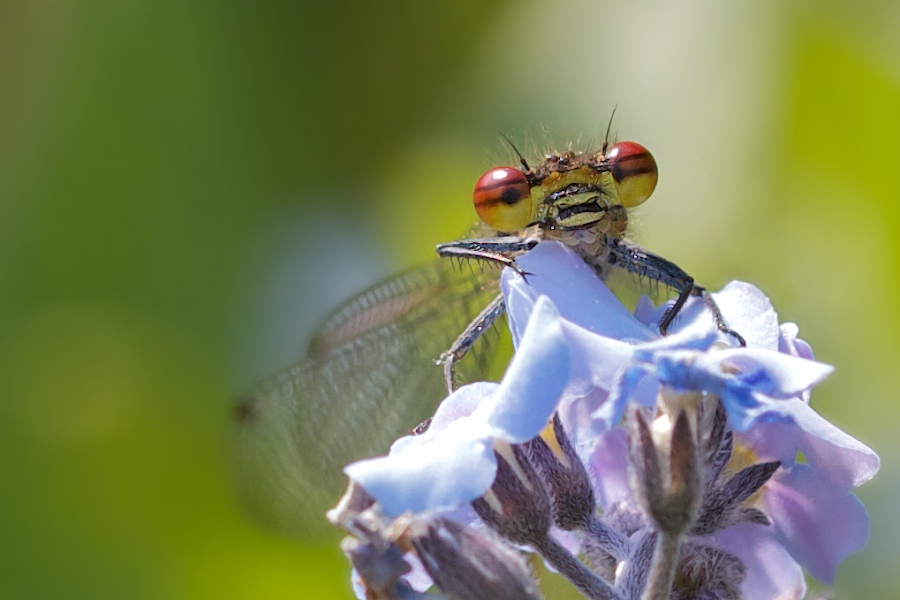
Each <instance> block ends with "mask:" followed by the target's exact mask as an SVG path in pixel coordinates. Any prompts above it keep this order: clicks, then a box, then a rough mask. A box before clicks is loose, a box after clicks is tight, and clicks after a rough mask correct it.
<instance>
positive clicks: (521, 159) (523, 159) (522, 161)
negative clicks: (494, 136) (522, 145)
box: [500, 132, 531, 173]
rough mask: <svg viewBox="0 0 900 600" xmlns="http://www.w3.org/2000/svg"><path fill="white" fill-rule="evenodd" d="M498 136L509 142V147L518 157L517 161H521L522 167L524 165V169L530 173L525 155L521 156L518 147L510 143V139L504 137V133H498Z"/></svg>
mask: <svg viewBox="0 0 900 600" xmlns="http://www.w3.org/2000/svg"><path fill="white" fill-rule="evenodd" d="M500 137H502V138H503V139H504V140H505V141H506V143H507V144H509V147H510V148H512V149H513V152H515V153H516V156H518V157H519V162H520V163H522V166H523V167H525V171H526V172H528V173H530V172H531V167H529V166H528V162H527V161H526V160H525V157H524V156H522V153H521V152H519V149H518V148H516V145H515V144H513V143H512V140H511V139H509V138H508V137H506V135H504V134H503V133H502V132H501V133H500Z"/></svg>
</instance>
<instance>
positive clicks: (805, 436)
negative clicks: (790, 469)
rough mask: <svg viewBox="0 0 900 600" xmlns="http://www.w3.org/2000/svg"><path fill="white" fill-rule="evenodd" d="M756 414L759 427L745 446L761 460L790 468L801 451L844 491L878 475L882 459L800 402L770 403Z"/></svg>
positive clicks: (750, 435)
mask: <svg viewBox="0 0 900 600" xmlns="http://www.w3.org/2000/svg"><path fill="white" fill-rule="evenodd" d="M755 411H756V414H755V417H756V418H757V419H758V421H759V422H758V425H757V426H755V427H754V428H752V429H751V430H749V431H748V432H747V433H746V434H745V436H746V440H745V442H744V443H746V444H747V445H748V446H750V447H751V448H752V449H753V451H754V452H755V453H756V454H757V455H759V456H761V457H764V458H767V459H768V458H774V459H778V460H782V462H785V464H786V465H787V464H790V462H793V459H794V455H796V453H797V452H798V451H800V452H802V453H803V455H804V456H805V457H806V461H807V462H808V463H809V464H810V465H811V466H813V467H815V468H816V469H819V470H821V471H822V473H824V474H825V477H826V478H827V479H828V480H829V481H831V482H832V483H834V484H835V485H837V486H841V487H843V488H844V489H847V488H850V487H856V486H859V485H862V484H863V483H865V482H867V481H868V480H870V479H871V478H872V477H874V476H875V473H877V472H878V469H879V467H880V465H881V459H880V458H879V457H878V455H877V454H875V452H874V451H873V450H872V449H871V448H869V447H868V446H866V445H865V444H863V443H862V442H860V441H859V440H857V439H856V438H854V437H853V436H851V435H849V434H847V433H845V432H844V431H842V430H841V429H839V428H838V427H835V426H834V425H832V424H831V423H830V422H829V421H828V420H826V419H825V418H823V417H822V416H821V415H820V414H819V413H817V412H816V411H815V410H813V409H812V408H810V406H809V405H808V404H806V403H805V402H803V401H802V400H800V399H798V398H792V399H789V400H778V401H771V402H767V403H765V404H763V405H762V406H760V407H759V408H757V409H755ZM778 424H781V426H780V427H777V426H776V425H778ZM757 427H758V428H759V429H758V430H757ZM786 461H789V462H786Z"/></svg>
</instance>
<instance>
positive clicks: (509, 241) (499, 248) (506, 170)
mask: <svg viewBox="0 0 900 600" xmlns="http://www.w3.org/2000/svg"><path fill="white" fill-rule="evenodd" d="M513 149H515V147H514V146H513ZM516 153H517V155H518V156H519V162H520V167H510V166H504V167H497V168H494V169H491V170H489V171H487V172H486V173H485V174H484V175H482V176H481V178H480V179H479V180H478V182H477V184H476V186H475V192H474V202H475V209H476V211H477V213H478V215H479V217H480V218H481V220H482V222H483V224H484V225H483V226H482V227H481V229H480V230H476V231H474V232H473V234H472V236H473V237H472V238H470V239H465V240H461V241H457V242H451V243H448V244H441V245H439V246H438V254H439V255H440V256H442V257H456V258H461V259H474V260H479V261H488V262H493V263H497V264H501V265H504V266H507V267H511V268H513V269H518V265H517V264H516V262H515V257H516V256H517V255H520V254H522V253H524V252H527V251H528V250H530V249H531V248H533V247H534V246H535V245H537V244H539V243H541V241H543V240H557V241H560V242H563V243H565V244H567V245H569V246H570V247H572V248H573V249H574V250H575V251H576V252H577V253H578V254H579V255H581V256H582V258H583V259H584V260H585V262H586V263H588V264H589V265H591V266H592V267H593V268H594V270H595V271H596V272H597V274H598V275H599V276H600V277H601V278H603V279H606V278H607V277H608V276H609V275H610V273H612V272H614V271H616V270H619V271H624V272H628V273H632V274H636V275H638V276H640V277H641V278H646V279H649V280H652V281H656V282H659V283H661V284H663V285H664V286H666V287H668V288H671V289H673V290H674V291H675V292H676V293H677V297H676V299H675V301H674V302H673V303H672V304H671V305H670V306H669V308H668V310H666V311H665V313H664V315H663V317H662V319H661V320H660V323H659V329H660V332H661V333H662V334H665V333H666V329H667V328H668V327H669V325H670V324H671V322H672V320H673V319H674V317H675V316H676V315H677V313H678V311H679V310H680V309H681V307H682V306H683V305H684V303H685V301H686V300H687V298H688V297H690V296H691V295H697V296H703V297H704V298H705V299H706V302H707V303H708V304H709V306H710V308H711V309H712V313H713V315H714V318H715V319H716V323H717V325H718V327H719V329H720V330H722V331H726V332H729V333H731V334H733V335H734V336H735V337H736V338H737V339H738V341H740V342H743V340H741V339H740V336H738V335H737V334H736V333H734V332H731V331H730V330H728V329H727V327H726V325H725V323H724V322H723V320H722V317H721V315H720V313H719V311H718V309H717V308H716V306H715V304H714V303H713V302H712V299H711V298H710V297H709V296H708V295H707V294H706V291H705V290H704V289H703V288H701V287H699V286H697V285H695V284H694V281H693V279H692V278H691V277H690V276H688V275H687V274H686V273H685V272H684V271H682V270H681V269H680V268H679V267H677V266H676V265H674V264H673V263H671V262H669V261H667V260H665V259H663V258H661V257H659V256H656V255H655V254H652V253H650V252H648V251H646V250H644V249H643V248H641V247H639V246H637V245H635V244H633V243H631V242H629V241H626V240H625V234H626V230H627V225H628V209H630V208H632V207H634V206H637V205H639V204H641V203H642V202H644V201H645V200H646V199H647V198H648V197H649V196H650V194H651V193H652V192H653V190H654V189H655V187H656V182H657V167H656V162H655V160H654V159H653V157H652V155H651V154H650V153H649V152H648V151H647V150H646V149H645V148H644V147H643V146H640V145H639V144H636V143H634V142H620V143H616V144H613V145H610V144H607V143H604V144H603V145H602V146H601V148H600V149H599V150H597V151H592V152H572V151H569V152H565V153H561V154H551V155H549V156H547V157H546V158H545V159H544V160H543V161H542V162H540V163H539V164H537V165H535V166H533V167H532V166H531V165H529V164H528V162H527V161H526V160H525V159H524V158H523V157H522V155H521V154H520V153H519V152H518V151H517V150H516ZM486 228H487V229H486ZM479 232H480V233H482V234H483V233H486V232H487V233H490V234H492V235H491V236H490V237H474V236H477V235H478V233H479ZM520 274H521V275H522V276H525V277H527V273H524V272H521V271H520ZM496 279H497V274H496V273H492V272H491V271H489V270H488V271H480V270H478V269H474V270H467V269H460V268H459V266H458V265H457V264H456V262H455V261H451V260H440V261H436V262H434V263H433V264H430V265H427V266H425V267H422V268H419V269H416V270H413V271H410V272H407V273H405V274H402V275H400V276H399V277H396V278H394V279H391V280H389V281H386V282H384V283H382V284H380V285H377V286H375V287H373V288H370V289H368V290H366V291H364V292H363V293H361V294H360V295H359V296H357V297H355V298H353V299H351V300H350V301H348V302H347V303H346V304H344V305H343V306H342V307H340V308H339V309H338V310H337V311H336V312H334V313H333V315H332V316H331V317H330V318H329V319H328V321H327V322H326V323H325V325H324V326H323V327H322V329H321V331H320V332H319V334H318V335H317V336H316V337H315V339H314V340H313V342H312V344H311V345H310V348H309V352H308V355H307V357H306V358H304V359H303V360H301V361H300V362H299V363H298V364H296V365H294V366H291V367H289V368H287V369H284V370H282V371H279V372H277V373H275V374H273V375H272V376H270V377H268V378H266V379H265V380H263V381H262V382H260V383H259V384H258V385H257V386H256V387H255V388H254V389H253V390H251V391H250V392H249V393H247V394H246V395H245V396H243V397H242V398H241V399H240V400H239V402H238V406H237V420H238V466H239V480H240V487H241V489H242V491H243V493H244V496H245V498H246V499H247V500H248V501H249V503H250V505H251V508H252V509H253V510H254V512H256V513H257V514H258V515H259V516H261V517H262V518H263V519H264V520H266V521H268V522H269V523H270V524H272V525H274V526H276V527H277V528H279V529H281V530H282V531H285V532H288V533H292V534H295V535H299V536H303V537H309V536H313V535H316V534H317V533H318V532H319V531H321V530H322V529H324V528H325V527H326V524H325V520H324V516H323V515H324V513H325V510H327V509H328V508H329V507H330V506H331V505H333V504H334V503H335V501H336V500H337V498H338V496H339V495H340V492H341V490H342V488H343V487H344V485H345V481H344V477H343V474H342V470H341V469H342V467H343V466H344V465H346V464H347V463H348V462H350V461H352V460H355V459H359V458H363V457H366V456H371V455H376V454H384V453H385V452H386V451H387V449H388V447H389V444H390V443H391V441H393V440H394V439H396V438H397V437H398V436H400V435H402V434H404V433H407V432H409V431H410V429H411V428H413V427H415V426H416V424H417V423H420V422H422V421H423V420H424V419H426V418H427V417H428V416H429V415H430V414H431V413H432V412H433V410H434V408H435V407H436V405H437V403H438V401H439V400H440V399H441V398H442V397H443V396H444V395H445V394H446V393H447V390H448V388H452V387H454V386H455V385H456V383H457V382H460V381H471V380H474V379H479V378H483V374H484V372H485V369H486V367H487V364H488V363H489V361H490V358H491V353H490V352H484V351H482V352H476V353H468V350H469V349H470V347H471V346H472V345H473V344H474V343H475V342H476V341H477V340H478V339H479V337H480V335H481V333H482V332H483V331H484V330H486V329H487V328H488V327H489V326H490V325H491V324H492V323H493V322H494V320H495V319H497V318H498V317H499V316H500V315H502V314H503V312H504V304H503V298H502V296H501V295H499V290H498V286H497V282H496ZM467 353H468V355H467ZM439 356H440V357H442V360H441V362H443V364H444V369H443V370H442V369H439V368H436V367H435V366H434V362H435V360H434V359H435V358H436V357H439Z"/></svg>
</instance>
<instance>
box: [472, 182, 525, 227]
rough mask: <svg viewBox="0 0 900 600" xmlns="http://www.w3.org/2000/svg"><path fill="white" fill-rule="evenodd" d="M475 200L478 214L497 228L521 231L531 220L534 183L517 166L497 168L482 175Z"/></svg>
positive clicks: (490, 225) (477, 184)
mask: <svg viewBox="0 0 900 600" xmlns="http://www.w3.org/2000/svg"><path fill="white" fill-rule="evenodd" d="M473 199H474V202H475V212H477V213H478V217H479V218H480V219H481V220H482V221H483V222H484V224H485V225H487V226H488V227H490V228H492V229H496V230H497V231H500V232H504V233H511V232H513V231H518V230H519V229H522V228H523V227H525V226H526V225H528V223H529V222H530V221H531V186H530V185H529V184H528V178H527V177H525V173H523V172H522V171H520V170H518V169H517V168H515V167H496V168H494V169H491V170H490V171H488V172H487V173H485V174H484V175H482V176H481V177H480V178H479V179H478V183H476V184H475V192H474V193H473Z"/></svg>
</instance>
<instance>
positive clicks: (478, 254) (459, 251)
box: [437, 236, 538, 277]
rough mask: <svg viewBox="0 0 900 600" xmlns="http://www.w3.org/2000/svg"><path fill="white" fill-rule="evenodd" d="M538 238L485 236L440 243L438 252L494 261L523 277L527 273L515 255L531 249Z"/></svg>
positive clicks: (449, 255)
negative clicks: (517, 261)
mask: <svg viewBox="0 0 900 600" xmlns="http://www.w3.org/2000/svg"><path fill="white" fill-rule="evenodd" d="M537 244H538V240H536V239H531V238H523V237H518V236H508V237H496V238H483V239H476V240H458V241H455V242H448V243H446V244H439V245H438V247H437V253H438V255H439V256H441V257H444V258H446V257H455V258H460V259H463V258H464V259H473V260H481V261H487V262H494V263H497V264H500V265H503V266H504V267H509V268H511V269H513V270H514V271H515V272H516V273H518V274H519V275H522V276H523V277H524V276H525V275H527V274H528V273H526V272H525V271H524V270H522V267H520V266H519V265H518V263H516V260H515V259H514V258H513V256H514V255H517V254H521V253H523V252H527V251H528V250H531V249H532V248H534V247H535V246H536V245H537Z"/></svg>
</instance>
